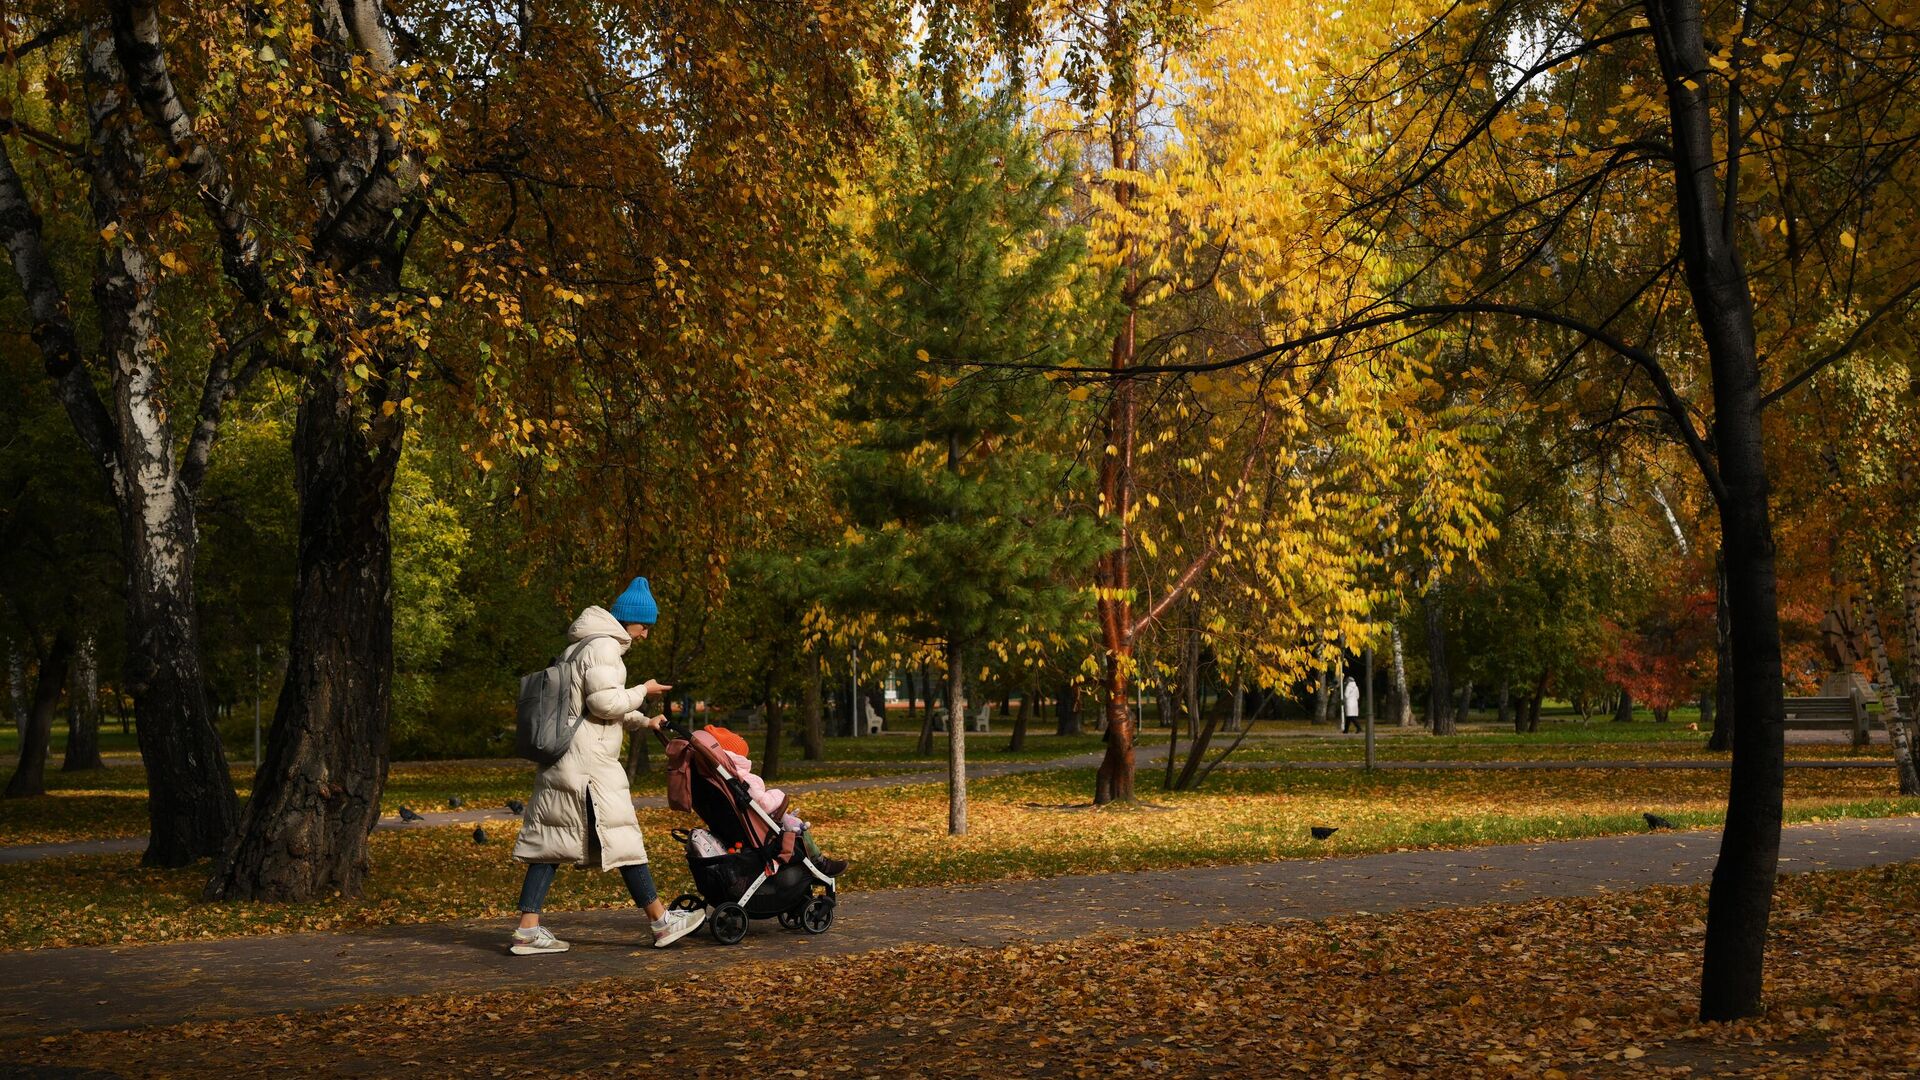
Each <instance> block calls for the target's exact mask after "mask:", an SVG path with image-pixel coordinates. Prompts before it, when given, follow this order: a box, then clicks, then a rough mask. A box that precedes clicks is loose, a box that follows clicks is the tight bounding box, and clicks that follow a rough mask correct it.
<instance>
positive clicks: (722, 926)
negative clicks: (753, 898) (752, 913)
mask: <svg viewBox="0 0 1920 1080" xmlns="http://www.w3.org/2000/svg"><path fill="white" fill-rule="evenodd" d="M707 925H708V926H710V927H712V928H713V940H715V941H717V942H719V943H720V944H722V945H738V944H740V939H741V938H743V937H746V936H747V909H746V908H743V907H741V906H740V905H739V904H721V905H720V906H719V907H717V908H714V909H713V914H712V915H709V916H707Z"/></svg>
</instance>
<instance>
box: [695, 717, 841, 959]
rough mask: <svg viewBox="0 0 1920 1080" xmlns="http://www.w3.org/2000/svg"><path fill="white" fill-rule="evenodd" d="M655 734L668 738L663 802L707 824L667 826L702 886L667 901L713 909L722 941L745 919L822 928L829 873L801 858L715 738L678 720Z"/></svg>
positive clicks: (739, 932)
mask: <svg viewBox="0 0 1920 1080" xmlns="http://www.w3.org/2000/svg"><path fill="white" fill-rule="evenodd" d="M669 731H670V732H671V733H672V738H668V732H669ZM660 738H661V740H662V741H664V742H666V744H667V805H668V806H669V807H671V808H672V809H675V810H680V811H683V812H684V811H689V810H690V811H692V812H693V813H695V814H698V815H699V816H700V820H701V821H703V822H705V823H706V829H705V830H704V833H705V835H700V833H701V831H700V830H690V829H675V830H673V838H674V839H675V840H678V841H680V843H681V845H682V846H683V847H685V849H686V852H687V868H688V869H689V870H691V871H693V883H694V888H696V889H698V890H700V891H699V893H698V894H695V893H682V894H681V895H679V896H677V897H675V898H674V901H673V903H672V904H670V905H668V906H669V907H671V908H673V909H674V910H677V911H697V910H699V909H701V908H711V909H712V910H711V911H710V912H709V913H708V915H707V927H708V929H710V930H711V931H712V932H713V938H714V940H715V941H718V942H720V943H721V944H722V945H733V944H736V943H738V942H739V941H740V939H741V938H744V937H746V935H747V920H748V919H773V918H777V919H779V920H780V925H781V926H784V927H786V928H787V929H789V930H791V929H795V928H798V929H803V930H805V931H807V932H808V933H810V934H824V933H826V932H827V927H829V926H832V925H833V909H834V905H835V904H836V903H837V901H836V899H835V896H834V885H833V878H831V877H828V876H827V875H826V874H824V873H822V872H821V871H820V868H819V867H817V866H815V865H814V864H813V860H811V859H809V858H807V856H806V852H805V851H804V850H802V849H801V847H800V844H799V839H800V838H799V837H798V836H796V835H795V834H793V833H790V832H787V831H786V830H784V829H782V828H781V827H780V822H779V819H778V817H777V816H776V815H772V814H768V813H767V812H766V811H765V810H763V809H761V807H760V805H759V804H758V803H755V802H754V801H753V797H752V796H751V795H750V794H749V793H748V791H747V785H746V782H745V781H743V780H741V779H740V778H739V777H737V776H735V775H734V773H733V769H732V767H731V766H730V765H729V764H728V762H727V756H726V752H725V751H723V750H721V748H720V744H719V743H718V742H717V741H715V739H714V737H713V736H712V735H709V734H707V733H706V732H704V731H691V732H690V731H688V730H686V729H685V728H684V727H680V726H678V725H671V726H668V727H666V728H665V729H663V730H662V731H661V732H660ZM782 809H783V810H784V807H783V808H782ZM709 837H710V839H709ZM816 890H817V891H816Z"/></svg>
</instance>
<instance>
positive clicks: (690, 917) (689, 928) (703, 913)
mask: <svg viewBox="0 0 1920 1080" xmlns="http://www.w3.org/2000/svg"><path fill="white" fill-rule="evenodd" d="M706 921H707V909H706V908H701V909H700V910H698V911H669V912H667V917H666V918H664V919H661V920H660V921H659V922H657V923H654V924H653V947H654V948H656V949H664V948H666V947H667V946H669V945H671V944H673V943H674V942H676V941H679V940H680V939H681V938H683V937H686V936H687V935H688V934H691V933H693V932H694V931H695V930H698V929H700V927H701V924H703V923H705V922H706Z"/></svg>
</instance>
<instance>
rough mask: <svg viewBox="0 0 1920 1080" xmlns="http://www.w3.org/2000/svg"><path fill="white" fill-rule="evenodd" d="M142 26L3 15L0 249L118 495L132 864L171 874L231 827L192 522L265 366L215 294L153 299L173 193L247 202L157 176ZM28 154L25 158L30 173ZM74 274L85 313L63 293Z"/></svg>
mask: <svg viewBox="0 0 1920 1080" xmlns="http://www.w3.org/2000/svg"><path fill="white" fill-rule="evenodd" d="M143 10H144V11H145V14H146V15H147V16H148V17H149V18H150V16H151V10H150V9H143ZM135 14H136V12H135V11H134V10H133V9H130V8H129V7H128V6H127V5H88V6H86V7H84V8H83V9H81V10H79V11H75V10H72V9H70V8H67V7H65V6H59V5H49V6H47V7H46V8H44V9H42V8H37V7H27V8H25V9H23V10H22V11H21V12H20V13H19V16H18V18H19V21H17V22H16V21H15V19H16V16H14V15H11V14H10V15H9V17H8V20H7V30H6V32H7V33H8V34H9V35H12V34H14V33H19V34H20V37H19V38H17V39H10V41H9V45H8V55H7V60H8V67H9V69H10V70H11V72H12V73H13V74H14V75H15V76H16V78H15V79H12V80H10V81H9V82H10V92H9V96H8V98H7V100H6V103H5V104H6V107H7V108H6V118H5V119H4V120H0V241H3V242H4V243H5V246H6V248H7V252H8V255H9V258H10V262H11V265H12V269H13V275H12V276H13V278H14V281H15V282H16V283H17V285H18V289H19V295H20V296H21V297H22V299H23V300H24V303H23V305H22V307H23V308H24V316H25V318H24V325H25V326H27V327H29V328H30V331H31V337H32V339H33V340H34V341H35V342H36V343H37V345H38V348H39V352H40V355H41V357H42V361H43V364H44V368H45V373H46V380H47V385H48V386H49V387H50V388H51V389H52V391H53V393H54V395H55V397H56V398H57V399H58V400H59V401H60V403H61V405H62V407H63V408H64V409H65V411H66V413H67V416H68V418H69V420H70V422H71V425H72V429H73V433H74V436H75V437H76V438H77V440H78V441H79V443H80V445H81V446H82V447H83V448H84V449H85V450H86V452H87V453H88V454H89V455H90V456H91V457H92V459H93V460H94V462H95V464H96V465H97V466H98V468H99V470H100V475H101V478H102V480H103V482H104V483H105V485H106V487H107V489H108V491H109V492H110V493H111V494H112V497H113V500H114V505H115V509H116V511H117V515H118V518H119V531H120V540H121V547H122V561H123V563H124V566H125V572H126V575H127V584H126V589H125V603H126V634H127V638H128V641H129V647H128V648H127V650H126V664H127V673H126V674H127V677H126V683H127V687H128V689H129V690H130V691H131V693H132V696H133V700H134V711H135V714H136V716H137V718H138V724H139V728H138V730H139V739H140V750H141V759H142V761H143V762H144V764H145V766H146V770H147V777H148V784H149V798H148V800H147V811H148V824H149V828H148V844H147V849H146V852H145V854H144V855H143V856H142V860H143V861H144V862H145V863H147V864H149V865H160V866H179V865H183V864H185V863H188V862H191V861H192V860H194V859H197V858H202V857H205V856H208V855H213V854H217V853H219V852H220V851H221V850H222V848H223V846H224V845H225V843H226V841H227V838H228V834H229V831H230V830H231V828H232V826H233V824H234V821H235V816H236V810H237V801H236V799H235V797H234V793H233V785H232V781H231V779H230V778H229V775H228V771H227V762H226V755H225V752H224V751H223V750H222V748H221V745H220V740H219V738H218V736H217V735H216V734H215V731H214V725H213V716H212V712H211V709H210V708H209V705H208V702H207V697H206V691H205V681H206V680H205V673H204V672H203V670H202V668H201V655H200V641H199V627H198V622H197V616H196V612H195V594H194V581H195V559H196V550H197V539H198V537H197V529H196V525H195V515H196V512H197V508H198V500H199V495H200V488H201V485H202V483H203V481H204V479H205V477H206V473H207V467H208V462H209V461H210V459H211V457H212V453H213V447H214V442H215V440H216V438H217V436H218V434H219V431H220V428H221V422H222V412H223V408H224V406H225V404H226V402H227V401H228V400H229V399H230V398H232V397H233V396H235V395H236V394H238V393H240V392H242V391H244V390H245V388H246V387H247V385H248V384H249V383H250V382H252V381H253V380H254V379H255V378H256V377H257V376H258V375H259V374H260V372H261V371H262V370H263V369H264V368H265V367H266V365H267V363H268V362H269V360H270V358H271V355H272V354H271V352H270V351H269V350H268V349H267V348H265V346H264V343H263V342H262V340H261V334H260V331H259V329H258V327H257V324H256V323H254V322H253V320H250V319H249V318H248V317H247V315H246V313H245V312H244V311H243V312H239V313H236V314H234V315H233V316H231V317H228V316H223V315H216V314H214V312H215V311H218V310H219V309H221V308H224V307H226V306H227V302H226V301H224V300H220V299H212V298H206V297H194V296H192V295H191V294H189V295H187V296H184V297H183V296H181V295H180V291H179V290H167V289H164V288H163V283H164V282H165V281H166V280H167V279H168V278H171V277H174V276H176V275H178V274H180V273H181V272H182V271H183V270H184V269H185V266H186V261H185V257H183V256H182V255H181V254H180V253H179V251H178V250H177V249H176V245H177V244H180V243H181V242H182V241H183V240H185V239H186V234H187V233H188V232H189V229H188V225H187V223H186V221H185V220H184V219H183V217H182V215H181V214H179V213H178V212H177V210H176V205H175V204H176V203H177V201H179V200H181V199H184V198H192V197H194V196H195V195H197V196H198V197H199V198H200V199H201V200H203V201H204V202H206V203H207V204H208V205H210V206H212V205H216V204H218V206H219V212H220V213H221V214H224V215H227V216H228V220H229V221H237V220H239V218H240V217H241V216H244V213H245V207H244V206H243V205H238V204H234V203H232V202H231V197H232V193H231V191H230V190H229V188H228V187H227V185H226V181H225V178H224V176H221V175H219V174H214V175H210V176H208V175H198V174H197V170H195V172H196V175H194V177H193V179H192V181H191V187H190V189H189V191H186V192H183V191H180V190H179V189H178V188H174V187H172V186H171V185H170V184H168V183H166V182H164V178H165V174H164V173H162V172H160V171H158V170H153V169H150V168H149V167H148V159H149V155H150V153H151V150H150V146H149V144H148V143H147V142H145V141H144V140H142V139H141V138H140V135H141V133H142V130H143V128H144V126H145V125H144V124H143V122H142V119H141V116H140V111H141V109H142V108H143V107H144V106H145V104H146V100H145V99H144V98H143V96H142V95H143V94H144V93H146V92H148V90H150V87H148V86H147V85H146V84H144V83H142V82H141V81H140V80H139V75H140V70H139V69H138V67H137V66H134V67H130V66H129V65H128V63H127V62H126V56H125V55H124V53H125V49H124V48H123V44H127V43H130V42H123V40H122V37H123V35H122V30H123V28H124V27H128V26H130V25H131V22H130V20H131V19H132V17H133V16H134V15H135ZM13 87H18V88H19V90H21V91H24V93H14V92H12V88H13ZM29 88H31V89H29ZM21 155H30V157H22V156H21ZM20 160H26V161H29V162H31V163H32V164H31V165H30V166H29V167H28V168H27V169H25V170H23V169H22V168H21V167H20V166H19V165H17V164H16V162H17V161H20ZM36 189H37V190H36ZM63 194H64V195H66V196H68V197H67V198H64V199H63V198H61V197H60V196H61V195H63ZM229 239H230V240H231V241H232V243H231V244H230V245H229V246H227V247H226V248H225V249H224V251H225V255H226V257H227V258H228V260H229V262H230V264H231V265H233V266H234V267H235V268H236V270H237V272H238V273H240V274H242V275H248V276H249V277H250V276H251V275H253V274H256V273H257V272H258V266H257V261H256V260H257V254H258V252H257V248H255V247H254V246H253V240H252V237H251V235H250V234H249V233H248V232H247V231H246V230H244V229H242V230H236V231H235V232H234V233H233V234H231V236H230V237H229ZM66 245H72V249H73V250H71V251H66V250H63V248H65V247H66ZM83 253H84V254H83ZM83 265H86V266H89V269H90V273H91V278H92V288H91V297H92V302H91V304H88V305H80V304H75V303H73V302H72V301H71V295H72V292H73V289H72V286H71V284H70V281H71V277H72V275H73V274H75V273H77V272H79V268H80V267H81V266H83ZM163 300H178V301H182V303H180V305H179V306H180V307H183V308H184V309H185V310H186V311H187V312H190V313H191V314H190V315H189V318H190V319H191V320H192V325H193V327H194V329H193V330H188V329H187V326H186V325H181V326H180V327H179V328H178V329H179V331H180V332H179V333H178V334H172V333H169V330H170V329H173V328H172V327H170V326H169V325H168V324H167V323H166V321H165V320H164V319H163V310H164V309H163V307H162V302H163ZM80 312H84V313H85V314H84V316H80V317H77V315H76V313H80ZM184 322H185V320H183V323H184ZM209 342H211V345H210V346H209V345H208V343H209ZM103 386H104V393H103Z"/></svg>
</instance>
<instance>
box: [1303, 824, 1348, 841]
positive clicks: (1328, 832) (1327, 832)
mask: <svg viewBox="0 0 1920 1080" xmlns="http://www.w3.org/2000/svg"><path fill="white" fill-rule="evenodd" d="M1309 831H1310V832H1312V833H1313V838H1314V839H1315V840H1325V839H1326V838H1327V837H1329V836H1332V835H1333V834H1334V833H1337V832H1339V831H1340V830H1339V829H1338V828H1335V827H1330V826H1326V825H1315V826H1313V828H1312V829H1310V830H1309Z"/></svg>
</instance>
